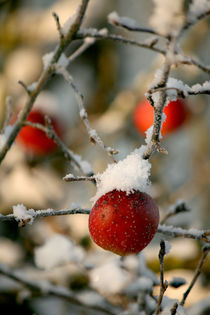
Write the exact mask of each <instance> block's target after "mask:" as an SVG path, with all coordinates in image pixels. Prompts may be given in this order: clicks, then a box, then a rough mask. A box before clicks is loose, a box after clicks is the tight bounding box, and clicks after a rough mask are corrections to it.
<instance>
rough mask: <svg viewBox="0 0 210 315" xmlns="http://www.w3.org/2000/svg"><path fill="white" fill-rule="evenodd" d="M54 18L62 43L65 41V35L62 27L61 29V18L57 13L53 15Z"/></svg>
mask: <svg viewBox="0 0 210 315" xmlns="http://www.w3.org/2000/svg"><path fill="white" fill-rule="evenodd" d="M52 16H53V17H54V19H55V23H56V26H57V30H58V33H59V36H60V41H63V39H64V34H63V31H62V27H61V24H60V20H59V16H58V15H57V14H56V13H55V12H53V13H52Z"/></svg>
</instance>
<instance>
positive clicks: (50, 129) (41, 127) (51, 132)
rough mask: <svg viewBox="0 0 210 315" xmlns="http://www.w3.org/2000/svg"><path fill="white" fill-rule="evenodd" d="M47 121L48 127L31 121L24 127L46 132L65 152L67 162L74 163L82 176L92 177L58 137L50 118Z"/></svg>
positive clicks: (76, 156) (25, 123)
mask: <svg viewBox="0 0 210 315" xmlns="http://www.w3.org/2000/svg"><path fill="white" fill-rule="evenodd" d="M45 119H46V120H47V123H48V126H44V125H42V124H39V123H33V122H30V121H26V122H24V123H23V125H24V126H31V127H34V128H37V129H39V130H42V131H43V132H45V134H46V135H47V137H48V138H50V139H52V140H53V141H54V142H55V143H56V144H57V145H58V147H59V148H60V150H61V151H62V152H63V155H64V157H65V159H66V160H68V161H70V162H71V163H73V165H74V166H76V168H78V169H79V170H80V171H81V173H82V174H84V175H90V174H92V170H91V171H90V172H88V173H87V172H86V170H85V169H84V167H83V165H82V162H83V161H82V160H81V159H79V158H78V155H77V154H75V153H74V152H73V151H72V150H70V149H69V148H68V147H67V146H66V145H65V144H64V142H63V141H62V140H61V139H60V138H59V137H58V135H57V134H56V132H55V130H54V128H53V126H52V124H51V120H50V118H49V117H47V116H45Z"/></svg>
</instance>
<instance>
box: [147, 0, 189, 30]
mask: <svg viewBox="0 0 210 315" xmlns="http://www.w3.org/2000/svg"><path fill="white" fill-rule="evenodd" d="M153 2H154V11H153V14H152V16H151V18H150V24H151V26H152V27H153V28H154V29H155V30H156V31H157V32H159V33H161V34H162V35H168V34H170V33H175V32H177V31H178V30H179V29H180V27H181V26H182V24H183V22H184V13H183V0H176V1H169V0H153Z"/></svg>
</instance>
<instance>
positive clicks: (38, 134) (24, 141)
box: [16, 109, 63, 155]
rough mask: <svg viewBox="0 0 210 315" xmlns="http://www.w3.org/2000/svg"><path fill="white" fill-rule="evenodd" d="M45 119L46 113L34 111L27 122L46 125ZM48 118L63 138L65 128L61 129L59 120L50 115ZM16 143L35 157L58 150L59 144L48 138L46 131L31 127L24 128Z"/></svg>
mask: <svg viewBox="0 0 210 315" xmlns="http://www.w3.org/2000/svg"><path fill="white" fill-rule="evenodd" d="M44 117H45V113H43V112H41V111H40V110H35V109H34V110H32V111H31V112H30V114H29V116H28V118H27V121H30V122H33V123H39V124H42V125H44V124H45V118H44ZM48 117H49V118H50V119H51V122H52V125H53V127H54V130H55V132H56V133H57V135H58V136H59V137H62V135H63V128H62V127H61V125H60V122H59V121H58V119H56V118H55V117H52V116H50V115H49V114H48ZM16 141H17V143H19V144H20V145H21V146H22V147H24V149H25V150H26V152H30V153H33V154H34V155H46V154H49V153H52V152H53V151H55V150H56V149H57V144H56V143H55V142H54V141H53V140H52V139H50V138H48V137H47V135H46V134H45V132H44V131H42V130H40V129H37V128H34V127H31V126H25V127H23V128H22V129H21V131H20V132H19V134H18V136H17V138H16Z"/></svg>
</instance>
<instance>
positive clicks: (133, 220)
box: [89, 190, 159, 256]
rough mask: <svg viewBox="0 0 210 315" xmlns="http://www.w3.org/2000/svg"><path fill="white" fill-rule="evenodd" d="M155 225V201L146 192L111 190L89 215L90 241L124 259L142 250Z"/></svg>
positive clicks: (156, 216)
mask: <svg viewBox="0 0 210 315" xmlns="http://www.w3.org/2000/svg"><path fill="white" fill-rule="evenodd" d="M158 223H159V211H158V207H157V205H156V203H155V201H154V200H153V199H152V198H151V197H150V196H149V195H147V194H146V193H143V192H140V191H134V192H133V193H130V194H129V195H127V194H126V192H125V191H117V190H113V191H111V192H108V193H106V194H105V195H103V196H102V197H100V198H99V199H98V200H97V201H96V203H95V204H94V206H93V208H92V210H91V212H90V216H89V231H90V235H91V238H92V239H93V241H94V242H95V243H96V244H97V245H98V246H100V247H102V248H103V249H106V250H109V251H111V252H113V253H115V254H118V255H121V256H125V255H129V254H135V253H138V252H139V251H141V250H142V249H143V248H144V247H146V246H147V245H148V244H149V242H150V241H151V240H152V238H153V237H154V235H155V233H156V231H157V227H158Z"/></svg>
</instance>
